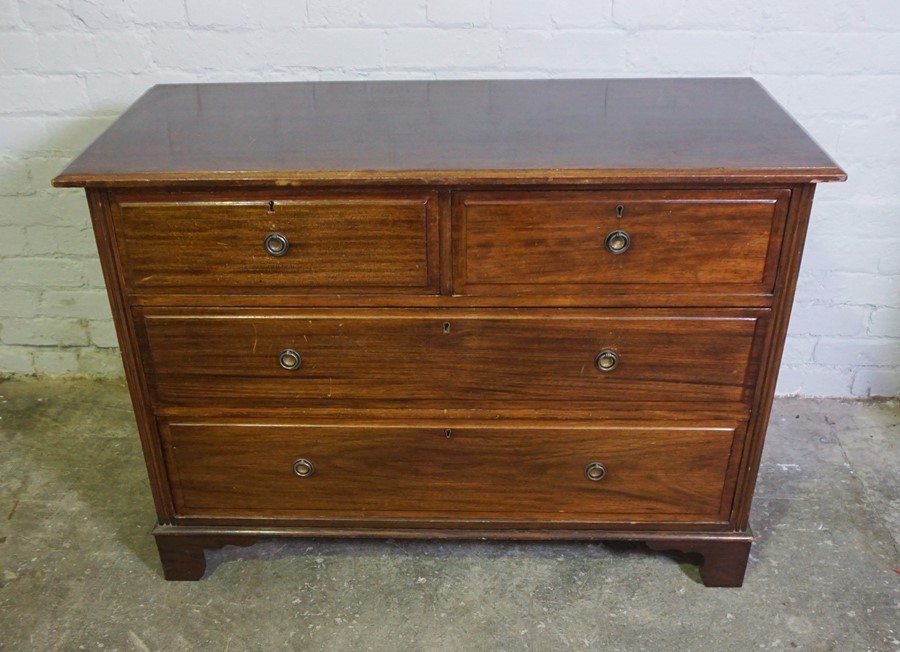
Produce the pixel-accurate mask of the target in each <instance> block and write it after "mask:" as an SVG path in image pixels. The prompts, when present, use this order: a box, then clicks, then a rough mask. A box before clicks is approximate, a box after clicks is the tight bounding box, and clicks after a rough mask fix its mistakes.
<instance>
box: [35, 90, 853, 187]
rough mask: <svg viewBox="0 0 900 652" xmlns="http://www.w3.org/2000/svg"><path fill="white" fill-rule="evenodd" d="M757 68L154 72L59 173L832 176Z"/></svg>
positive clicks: (191, 177)
mask: <svg viewBox="0 0 900 652" xmlns="http://www.w3.org/2000/svg"><path fill="white" fill-rule="evenodd" d="M845 178H846V175H845V174H844V172H843V171H842V170H841V169H840V168H839V167H838V166H837V165H836V164H835V162H834V161H833V160H831V158H829V157H828V155H827V154H825V153H824V152H823V151H822V149H821V148H820V147H819V146H818V145H817V144H816V143H815V142H813V141H812V140H811V139H810V137H809V136H808V135H807V134H806V133H805V132H804V131H803V129H802V128H801V127H800V126H798V125H797V123H796V122H794V120H793V119H791V117H790V116H789V115H788V114H787V113H785V111H784V110H783V109H782V108H781V107H780V106H779V105H778V104H777V103H776V102H775V101H774V100H773V99H772V98H771V97H770V96H769V95H768V93H766V91H765V90H763V88H762V87H761V86H760V85H759V84H758V83H757V82H755V81H754V80H752V79H613V80H505V81H373V82H315V83H255V84H184V85H161V86H155V87H153V88H152V89H150V90H149V91H148V92H147V93H146V94H145V95H144V96H143V97H141V98H140V99H139V100H138V101H137V102H136V103H135V104H134V105H133V106H132V107H131V108H130V109H129V110H128V111H127V112H126V113H125V114H124V115H123V116H122V117H121V118H119V120H118V121H116V122H115V123H114V124H113V125H112V126H111V127H110V128H109V129H108V130H107V131H106V132H105V133H103V134H102V135H101V136H100V137H99V138H98V139H97V140H96V141H95V142H94V143H93V144H92V145H91V146H90V147H88V148H87V150H85V151H84V153H82V154H81V155H80V156H79V157H78V158H77V159H76V160H75V161H74V162H73V163H72V164H71V165H70V166H69V167H68V168H67V169H66V170H65V171H64V172H63V173H62V174H61V175H60V176H58V177H57V178H56V179H54V181H53V183H54V185H57V186H95V187H121V186H171V185H173V184H174V185H268V184H281V185H308V184H341V185H348V184H385V183H402V184H410V183H412V184H417V183H428V184H458V183H495V184H503V183H517V184H522V183H534V184H544V183H565V184H587V183H590V184H609V183H623V182H641V183H653V182H668V183H671V182H672V181H673V180H685V181H693V182H706V183H716V182H719V181H730V182H734V181H742V180H746V181H748V182H760V181H764V182H765V181H768V182H811V181H812V182H817V181H841V180H843V179H845Z"/></svg>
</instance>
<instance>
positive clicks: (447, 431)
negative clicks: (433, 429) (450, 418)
mask: <svg viewBox="0 0 900 652" xmlns="http://www.w3.org/2000/svg"><path fill="white" fill-rule="evenodd" d="M452 436H453V429H452V428H447V429H445V430H444V437H446V438H447V439H450V437H452Z"/></svg>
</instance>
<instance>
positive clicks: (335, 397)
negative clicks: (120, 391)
mask: <svg viewBox="0 0 900 652" xmlns="http://www.w3.org/2000/svg"><path fill="white" fill-rule="evenodd" d="M658 312H661V311H649V312H641V311H631V312H630V313H627V314H623V313H622V312H616V313H612V314H606V313H604V312H602V311H573V310H557V311H548V310H544V311H539V310H533V311H521V312H517V311H511V310H493V311H480V312H470V311H453V310H446V311H424V310H423V311H415V310H405V311H383V310H356V311H351V310H348V311H342V312H333V311H312V310H310V311H299V310H295V311H293V312H291V311H282V312H275V311H272V312H263V311H253V312H252V313H251V312H228V313H223V312H220V311H212V310H207V311H202V312H201V311H193V312H191V313H188V314H185V313H184V312H181V313H179V311H177V310H175V309H157V310H154V311H150V310H146V311H138V315H143V318H141V319H139V325H142V328H143V334H144V338H145V341H144V345H143V349H144V351H145V367H146V369H147V371H148V373H149V380H150V386H151V390H152V391H153V392H154V393H155V395H156V398H157V401H158V402H159V403H161V404H163V405H180V406H185V407H190V406H192V405H194V404H197V403H204V404H209V403H215V402H217V401H221V402H223V403H233V404H246V403H250V404H253V405H260V404H270V405H278V406H281V407H290V406H291V405H295V406H300V405H303V406H314V405H322V406H334V405H346V406H348V407H362V406H368V405H370V402H373V401H374V402H384V406H385V407H389V406H390V404H396V406H397V407H402V406H403V405H404V404H409V403H416V402H418V403H422V402H424V403H426V404H428V405H430V406H440V407H479V406H481V407H485V406H498V405H515V404H518V405H519V406H520V407H521V406H527V405H534V404H540V403H552V402H565V403H570V404H573V405H574V404H577V403H579V402H580V403H582V404H583V403H590V405H591V406H592V407H609V408H614V407H616V406H618V405H620V404H623V403H631V404H633V403H635V402H644V403H647V404H659V403H662V402H669V403H684V402H689V401H695V402H708V401H723V402H733V403H734V405H735V406H740V405H741V402H744V401H747V400H748V398H749V396H750V391H751V390H752V387H750V386H749V385H748V378H750V379H752V378H753V377H755V370H756V363H755V361H756V359H757V355H756V351H757V350H758V348H759V346H760V344H761V339H762V337H763V334H764V333H763V332H764V330H765V329H764V322H765V316H766V312H765V311H758V310H757V311H751V310H744V311H741V310H731V311H717V313H718V314H717V315H716V316H711V315H710V314H703V315H698V314H696V313H690V312H686V311H667V312H663V314H661V315H659V314H654V313H658ZM708 312H709V313H715V312H716V311H708ZM283 351H294V352H296V359H295V358H293V357H292V356H293V354H291V353H288V354H287V355H288V358H289V359H287V360H286V361H285V360H284V358H280V357H279V356H280V354H281V352H283ZM604 351H609V352H612V354H606V356H604V357H603V360H601V361H600V363H601V364H603V362H604V361H605V363H606V364H610V363H611V362H614V363H615V364H614V365H611V366H614V367H615V368H613V369H611V370H608V371H607V370H604V371H601V370H600V369H599V368H598V356H599V355H600V354H601V353H602V352H604ZM284 362H287V363H288V366H290V363H292V362H296V363H299V364H298V366H297V367H296V368H294V369H285V368H282V363H284Z"/></svg>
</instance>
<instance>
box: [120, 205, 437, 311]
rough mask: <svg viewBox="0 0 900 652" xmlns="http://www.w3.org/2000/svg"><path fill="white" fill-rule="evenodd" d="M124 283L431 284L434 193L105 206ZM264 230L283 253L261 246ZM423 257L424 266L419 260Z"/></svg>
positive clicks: (188, 288) (283, 288) (267, 287)
mask: <svg viewBox="0 0 900 652" xmlns="http://www.w3.org/2000/svg"><path fill="white" fill-rule="evenodd" d="M114 215H115V217H116V225H117V228H118V235H119V241H120V243H121V249H122V257H123V259H124V261H125V265H126V270H127V272H128V282H129V287H130V288H131V289H133V290H143V291H150V290H152V291H154V292H156V293H159V292H166V291H177V292H179V293H184V294H203V293H208V292H217V293H223V294H225V293H240V292H242V291H243V292H250V293H253V294H257V295H259V294H278V293H285V292H294V293H322V292H331V293H335V292H344V293H349V294H360V293H366V292H418V293H422V294H425V293H430V294H435V293H436V292H437V291H438V282H439V270H438V267H437V264H438V250H437V244H438V233H437V227H438V220H437V208H436V206H435V195H434V193H428V192H417V193H410V194H407V195H390V194H382V195H379V194H377V193H372V194H371V195H355V196H347V195H335V194H331V195H328V194H321V193H319V194H315V193H313V194H309V195H303V196H298V197H293V198H278V199H277V200H270V201H265V200H263V201H258V200H257V201H252V200H250V201H239V200H236V201H223V200H219V201H205V202H197V201H195V202H190V201H178V198H169V201H143V202H141V201H130V202H127V203H124V202H123V203H119V204H116V205H115V209H114ZM273 233H278V234H281V235H282V236H283V237H284V238H286V239H287V242H288V245H287V248H286V253H284V255H281V256H273V255H271V254H270V253H269V252H267V251H266V249H265V247H264V240H265V238H266V237H267V236H268V235H270V234H273ZM429 262H430V263H431V264H429Z"/></svg>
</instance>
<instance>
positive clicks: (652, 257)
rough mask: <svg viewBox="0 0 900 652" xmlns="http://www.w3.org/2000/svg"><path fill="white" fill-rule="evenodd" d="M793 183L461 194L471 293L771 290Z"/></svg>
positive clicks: (464, 287) (459, 264) (461, 238)
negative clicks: (771, 187)
mask: <svg viewBox="0 0 900 652" xmlns="http://www.w3.org/2000/svg"><path fill="white" fill-rule="evenodd" d="M789 198H790V191H788V190H746V191H572V192H567V191H548V192H527V191H526V192H522V191H518V192H514V191H508V192H502V191H497V192H461V193H458V194H457V195H455V196H454V200H453V249H454V256H455V269H454V292H455V293H456V294H461V295H495V296H516V295H561V294H567V295H571V296H582V295H584V296H588V297H590V296H594V297H596V296H597V295H601V294H608V295H614V294H628V293H632V294H647V293H653V294H660V293H662V294H665V293H669V294H683V295H692V294H693V295H696V294H702V293H706V294H717V293H719V294H721V293H746V294H759V293H763V294H765V293H771V292H772V290H773V287H774V283H775V271H776V268H777V264H778V256H779V253H780V249H781V240H782V234H783V231H784V223H785V218H786V215H787V205H788V200H789Z"/></svg>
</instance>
